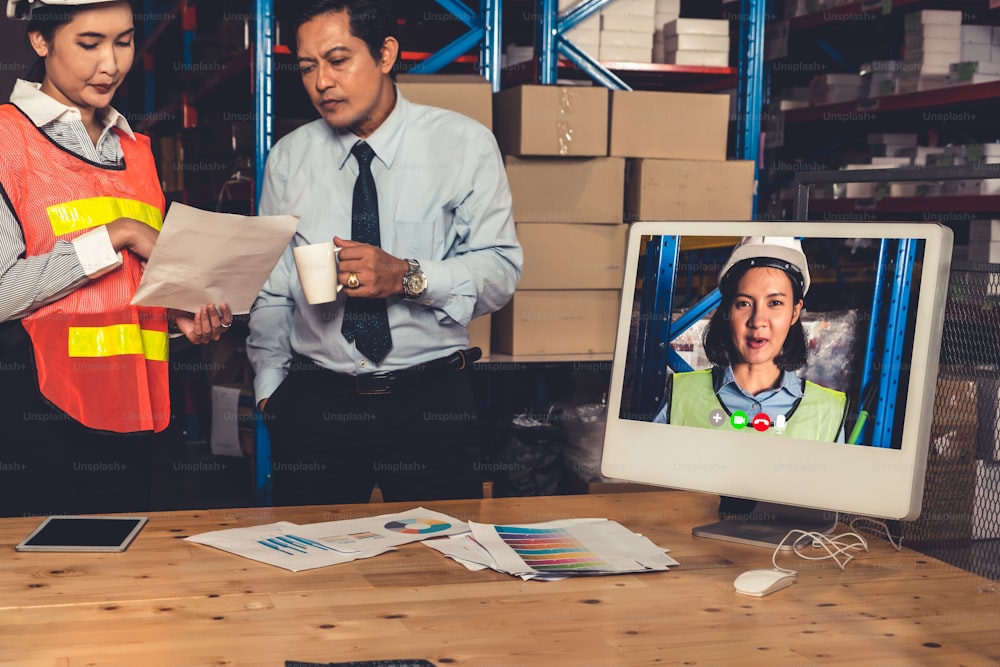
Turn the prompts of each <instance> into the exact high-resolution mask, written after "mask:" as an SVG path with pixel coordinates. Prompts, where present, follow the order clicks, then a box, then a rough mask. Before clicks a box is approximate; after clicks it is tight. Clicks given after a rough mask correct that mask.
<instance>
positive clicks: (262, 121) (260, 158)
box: [254, 0, 274, 506]
mask: <svg viewBox="0 0 1000 667" xmlns="http://www.w3.org/2000/svg"><path fill="white" fill-rule="evenodd" d="M254 2H255V9H256V12H257V14H256V16H257V20H256V25H255V26H254V29H255V45H254V72H255V74H256V77H255V85H254V114H255V118H254V120H255V127H254V135H255V149H256V150H255V152H256V160H257V161H256V163H255V165H254V171H255V173H256V180H255V181H254V206H255V207H257V206H260V189H261V186H262V185H263V183H264V165H265V163H266V162H267V154H268V153H269V152H270V150H271V142H272V140H273V136H274V134H273V130H272V128H273V122H274V121H273V116H274V50H273V41H274V39H273V29H274V12H273V6H272V0H254ZM255 414H256V416H257V428H256V441H255V448H254V454H255V457H254V458H255V464H256V467H255V470H254V488H255V490H256V501H257V504H258V505H261V506H268V505H270V504H271V440H270V438H269V437H268V434H267V429H266V428H265V427H264V421H263V419H262V418H261V416H260V414H259V413H257V412H256V410H255Z"/></svg>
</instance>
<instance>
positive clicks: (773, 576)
mask: <svg viewBox="0 0 1000 667" xmlns="http://www.w3.org/2000/svg"><path fill="white" fill-rule="evenodd" d="M794 583H795V573H794V572H783V571H781V570H747V571H746V572H744V573H743V574H741V575H740V576H738V577H736V581H734V582H733V586H735V587H736V592H737V593H742V594H743V595H753V596H754V597H764V596H765V595H770V594H771V593H773V592H775V591H780V590H781V589H782V588H788V587H789V586H791V585H792V584H794Z"/></svg>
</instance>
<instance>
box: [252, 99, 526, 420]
mask: <svg viewBox="0 0 1000 667" xmlns="http://www.w3.org/2000/svg"><path fill="white" fill-rule="evenodd" d="M358 140H359V139H358V137H356V136H355V135H354V134H352V133H350V132H346V131H345V132H339V131H337V130H335V129H333V128H331V127H330V126H329V125H328V124H327V123H326V121H324V120H322V119H320V120H316V121H313V122H311V123H309V124H307V125H304V126H303V127H301V128H299V129H297V130H295V131H294V132H292V133H291V134H289V135H288V136H286V137H284V138H283V139H281V141H279V142H278V143H277V144H275V146H274V148H273V149H272V150H271V152H270V155H269V157H268V160H267V166H266V170H265V174H264V183H263V192H262V194H261V200H260V213H261V215H278V214H289V215H295V216H298V217H299V224H298V230H297V233H296V235H295V237H294V238H293V240H292V243H291V244H290V245H289V247H288V248H286V250H285V252H284V253H283V254H282V256H281V259H280V260H279V261H278V264H277V266H276V267H275V269H274V271H273V272H272V273H271V276H270V278H268V280H267V282H266V283H265V285H264V287H263V289H262V290H261V292H260V294H259V295H258V297H257V300H256V301H255V302H254V305H253V308H252V309H251V311H250V336H249V337H248V339H247V354H248V356H249V358H250V362H251V363H252V364H253V367H254V370H255V371H256V378H255V381H254V384H255V391H256V394H257V401H258V402H259V401H260V400H262V399H264V398H267V397H268V396H270V395H271V393H272V392H273V391H274V390H275V389H276V388H277V387H278V385H279V384H281V382H282V380H284V378H285V376H286V375H287V374H288V367H289V364H290V363H291V361H292V359H293V357H294V356H295V355H296V354H298V355H302V356H305V357H308V358H310V359H312V360H313V361H315V362H316V363H317V364H319V365H320V366H322V367H324V368H327V369H330V370H332V371H336V372H338V373H347V374H352V375H356V374H362V373H371V372H376V371H391V370H398V369H401V368H406V367H409V366H413V365H415V364H420V363H425V362H428V361H431V360H433V359H438V358H440V357H444V356H447V355H449V354H451V353H453V352H456V351H458V350H461V349H464V348H466V347H468V345H469V334H468V330H467V328H466V327H467V326H468V324H469V322H470V321H471V320H472V318H473V317H475V316H477V315H482V314H485V313H490V312H494V311H496V310H498V309H499V308H501V307H502V306H503V305H504V304H506V303H507V302H508V301H509V300H510V298H511V295H512V294H513V293H514V289H515V288H516V287H517V284H518V281H519V280H520V277H521V269H522V266H523V263H524V256H523V253H522V251H521V246H520V244H519V243H518V240H517V236H516V234H515V232H514V218H513V215H512V211H511V195H510V187H509V186H508V184H507V174H506V171H505V170H504V164H503V158H502V157H501V155H500V151H499V149H498V148H497V144H496V140H495V139H494V137H493V134H492V133H491V132H490V131H489V130H488V129H487V128H486V127H484V126H483V125H481V124H479V123H478V122H476V121H474V120H472V119H471V118H468V117H466V116H463V115H461V114H458V113H455V112H452V111H447V110H445V109H439V108H436V107H429V106H424V105H420V104H413V103H410V102H408V101H407V100H406V99H405V98H403V96H402V95H401V94H400V93H399V90H398V89H397V91H396V106H395V108H394V109H393V110H392V112H391V113H390V114H389V116H388V118H387V119H386V120H385V122H383V123H382V125H381V126H379V128H378V129H377V130H375V132H373V133H372V134H371V135H370V136H369V137H368V138H367V139H366V141H367V142H368V144H369V145H370V146H371V147H372V149H373V150H374V151H375V154H376V158H375V159H374V160H373V162H372V165H371V168H372V174H373V175H374V178H375V185H376V188H377V189H378V207H379V223H380V233H381V243H382V249H383V250H385V251H386V252H387V253H389V254H390V255H393V256H395V257H397V258H400V259H416V260H417V261H419V262H420V267H421V269H422V270H423V272H424V274H425V275H426V276H427V291H426V292H425V293H424V295H423V296H422V297H421V298H420V299H419V300H417V301H411V300H407V299H404V298H403V297H402V296H393V297H390V298H389V299H388V315H389V326H390V328H391V331H392V341H393V346H392V350H391V351H390V352H389V355H388V356H387V357H386V358H385V359H384V360H383V362H382V363H381V364H380V365H378V366H376V365H375V364H374V363H373V362H372V361H370V360H368V359H367V358H365V357H364V355H362V354H361V353H360V352H358V351H357V349H356V348H355V346H354V344H353V343H348V342H347V340H346V339H345V338H344V337H343V335H342V334H341V332H340V327H341V321H342V319H343V313H344V304H345V302H346V299H347V297H346V295H345V294H344V293H343V292H341V293H340V295H339V296H338V298H337V300H336V301H334V302H331V303H326V304H319V305H310V304H308V303H307V302H306V300H305V296H304V295H303V293H302V286H301V285H300V284H299V279H298V275H297V273H296V270H295V262H294V260H293V258H292V252H291V247H292V246H294V245H300V244H309V243H319V242H322V241H329V240H331V239H333V237H334V236H340V237H341V238H345V239H349V238H351V206H352V200H353V193H354V181H355V180H356V178H357V175H358V164H357V161H356V160H355V159H354V158H353V157H352V156H351V152H350V151H351V147H352V146H353V145H354V144H355V143H356V142H357V141H358Z"/></svg>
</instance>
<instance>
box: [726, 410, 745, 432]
mask: <svg viewBox="0 0 1000 667" xmlns="http://www.w3.org/2000/svg"><path fill="white" fill-rule="evenodd" d="M729 423H730V424H732V425H733V428H735V429H736V430H737V431H742V430H743V429H744V428H746V426H747V424H749V423H750V417H749V416H747V413H745V412H743V411H742V410H737V411H735V412H734V413H733V416H732V417H730V418H729Z"/></svg>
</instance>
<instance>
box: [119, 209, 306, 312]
mask: <svg viewBox="0 0 1000 667" xmlns="http://www.w3.org/2000/svg"><path fill="white" fill-rule="evenodd" d="M297 225H298V218H296V217H295V216H291V215H273V216H259V217H258V216H249V215H235V214H232V213H214V212H211V211H202V210H200V209H197V208H193V207H191V206H186V205H184V204H179V203H177V202H174V203H173V204H171V205H170V210H168V211H167V217H166V218H165V219H164V221H163V229H162V230H161V231H160V236H159V237H158V238H157V240H156V245H155V246H153V252H152V253H151V254H150V257H149V262H148V263H147V264H146V270H145V272H144V273H143V276H142V280H141V281H140V282H139V287H138V288H137V289H136V292H135V296H134V297H133V298H132V303H133V304H134V305H139V306H161V307H164V308H176V309H178V310H184V311H187V312H198V310H199V309H200V308H201V307H202V306H204V305H206V304H210V303H211V304H219V303H222V302H226V303H228V304H229V307H230V309H231V310H232V311H233V314H234V315H243V314H246V313H249V312H250V306H252V305H253V302H254V299H256V298H257V293H258V292H260V288H261V287H263V286H264V282H265V281H266V280H267V277H268V276H269V275H270V274H271V270H272V269H273V268H274V266H275V265H276V264H277V263H278V259H279V258H280V257H281V253H282V252H284V250H285V248H286V247H287V246H288V242H289V241H290V240H291V238H292V235H294V234H295V228H296V226H297Z"/></svg>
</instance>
